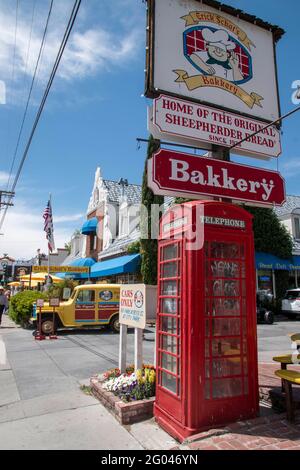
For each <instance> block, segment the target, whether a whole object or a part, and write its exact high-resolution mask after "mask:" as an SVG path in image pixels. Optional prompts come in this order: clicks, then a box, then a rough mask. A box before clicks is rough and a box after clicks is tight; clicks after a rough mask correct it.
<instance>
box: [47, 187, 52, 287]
mask: <svg viewBox="0 0 300 470" xmlns="http://www.w3.org/2000/svg"><path fill="white" fill-rule="evenodd" d="M49 202H50V207H51V213H52V201H51V193H50V194H49ZM49 276H50V244H49V240H48V281H47V284H50V282H49V281H50V277H49Z"/></svg>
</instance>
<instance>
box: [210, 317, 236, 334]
mask: <svg viewBox="0 0 300 470" xmlns="http://www.w3.org/2000/svg"><path fill="white" fill-rule="evenodd" d="M240 328H241V323H240V319H239V318H234V319H227V318H226V319H225V318H224V319H213V320H212V335H213V336H228V335H231V336H238V335H239V334H240Z"/></svg>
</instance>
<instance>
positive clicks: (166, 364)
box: [161, 353, 177, 374]
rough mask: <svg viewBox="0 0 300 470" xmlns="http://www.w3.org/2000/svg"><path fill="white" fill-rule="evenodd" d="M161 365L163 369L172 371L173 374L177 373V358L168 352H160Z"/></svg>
mask: <svg viewBox="0 0 300 470" xmlns="http://www.w3.org/2000/svg"><path fill="white" fill-rule="evenodd" d="M161 367H162V368H163V369H166V370H169V371H170V372H173V374H176V373H177V358H176V357H174V356H171V355H170V354H166V353H162V355H161Z"/></svg>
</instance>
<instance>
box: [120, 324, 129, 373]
mask: <svg viewBox="0 0 300 470" xmlns="http://www.w3.org/2000/svg"><path fill="white" fill-rule="evenodd" d="M127 328H128V327H127V325H123V324H122V323H121V324H120V343H119V369H120V372H121V374H124V373H125V372H126V359H127Z"/></svg>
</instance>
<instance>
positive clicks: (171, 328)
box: [161, 317, 177, 334]
mask: <svg viewBox="0 0 300 470" xmlns="http://www.w3.org/2000/svg"><path fill="white" fill-rule="evenodd" d="M161 329H162V331H165V332H166V333H170V334H176V332H177V318H176V317H162V318H161Z"/></svg>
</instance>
